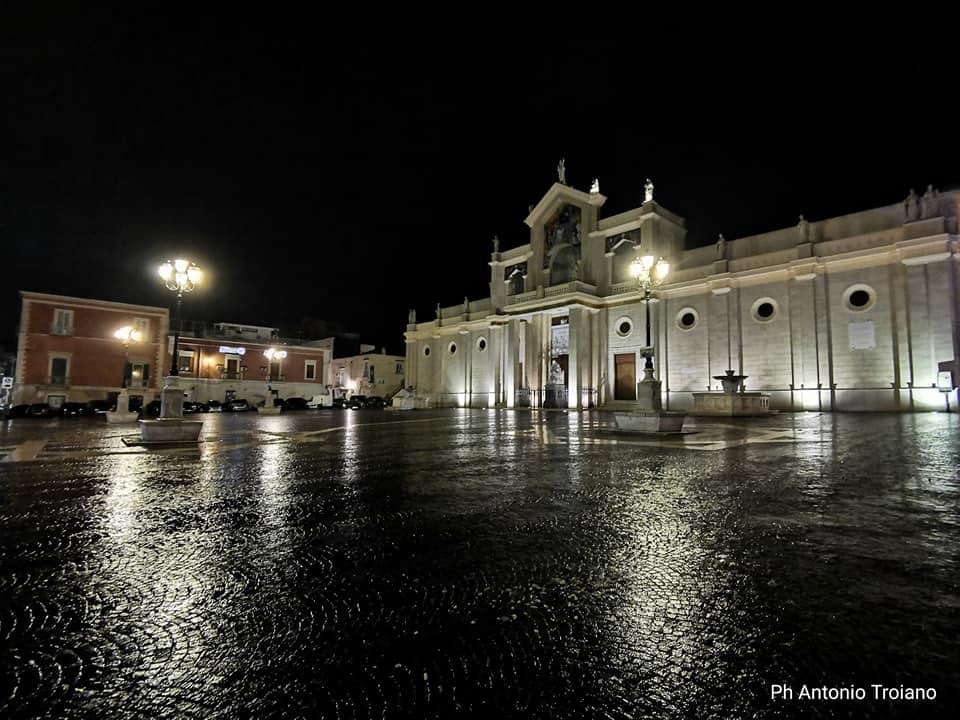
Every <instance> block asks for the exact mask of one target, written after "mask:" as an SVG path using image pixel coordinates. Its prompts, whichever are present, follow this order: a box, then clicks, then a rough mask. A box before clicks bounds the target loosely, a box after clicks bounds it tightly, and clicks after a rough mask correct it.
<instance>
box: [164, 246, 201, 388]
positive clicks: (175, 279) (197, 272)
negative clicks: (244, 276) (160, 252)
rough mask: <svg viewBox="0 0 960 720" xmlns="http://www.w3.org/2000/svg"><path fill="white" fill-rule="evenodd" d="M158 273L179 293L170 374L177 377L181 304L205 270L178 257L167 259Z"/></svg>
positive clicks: (168, 288) (174, 321) (170, 288)
mask: <svg viewBox="0 0 960 720" xmlns="http://www.w3.org/2000/svg"><path fill="white" fill-rule="evenodd" d="M157 273H158V274H159V275H160V277H161V278H162V279H163V282H164V283H165V284H166V286H167V290H170V291H171V292H175V293H176V294H177V306H176V310H175V311H174V314H173V325H174V330H173V359H172V360H171V362H170V375H171V376H173V377H176V376H177V375H179V374H180V367H179V366H180V360H179V358H178V357H177V353H178V351H179V348H180V329H181V328H180V325H181V322H182V320H181V317H180V306H181V305H182V304H183V294H184V293H188V292H193V290H194V288H196V287H197V285H199V284H200V283H201V282H202V281H203V271H202V270H201V269H200V267H199V266H198V265H196V264H194V263H192V262H190V261H189V260H184V259H182V258H178V259H176V260H167V261H166V262H165V263H163V264H162V265H160V267H158V268H157Z"/></svg>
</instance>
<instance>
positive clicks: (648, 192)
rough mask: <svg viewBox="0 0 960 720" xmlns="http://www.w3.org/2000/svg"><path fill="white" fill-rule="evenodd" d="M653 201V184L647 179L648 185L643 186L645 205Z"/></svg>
mask: <svg viewBox="0 0 960 720" xmlns="http://www.w3.org/2000/svg"><path fill="white" fill-rule="evenodd" d="M651 200H653V182H651V180H650V178H647V184H646V185H644V186H643V201H644V202H645V203H648V202H650V201H651Z"/></svg>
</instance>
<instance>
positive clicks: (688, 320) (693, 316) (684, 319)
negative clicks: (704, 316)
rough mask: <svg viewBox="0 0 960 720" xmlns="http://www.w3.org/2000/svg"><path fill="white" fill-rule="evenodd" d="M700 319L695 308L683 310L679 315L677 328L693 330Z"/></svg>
mask: <svg viewBox="0 0 960 720" xmlns="http://www.w3.org/2000/svg"><path fill="white" fill-rule="evenodd" d="M699 319H700V316H699V314H698V313H697V311H696V310H694V309H693V308H689V307H688V308H683V310H681V311H680V312H678V313H677V327H678V328H680V329H681V330H693V328H695V327H696V326H697V321H698V320H699Z"/></svg>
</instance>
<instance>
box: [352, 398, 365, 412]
mask: <svg viewBox="0 0 960 720" xmlns="http://www.w3.org/2000/svg"><path fill="white" fill-rule="evenodd" d="M366 406H367V396H366V395H354V396H353V397H352V398H350V402H349V403H348V407H349V408H350V409H351V410H362V409H363V408H365V407H366Z"/></svg>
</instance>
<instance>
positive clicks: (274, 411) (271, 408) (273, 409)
mask: <svg viewBox="0 0 960 720" xmlns="http://www.w3.org/2000/svg"><path fill="white" fill-rule="evenodd" d="M281 409H282V408H281V407H280V406H279V405H274V404H273V391H272V390H271V389H270V387H269V386H267V396H266V397H265V398H264V399H263V405H260V406H259V407H258V408H257V412H258V413H260V414H261V415H279V414H280V410H281Z"/></svg>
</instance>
